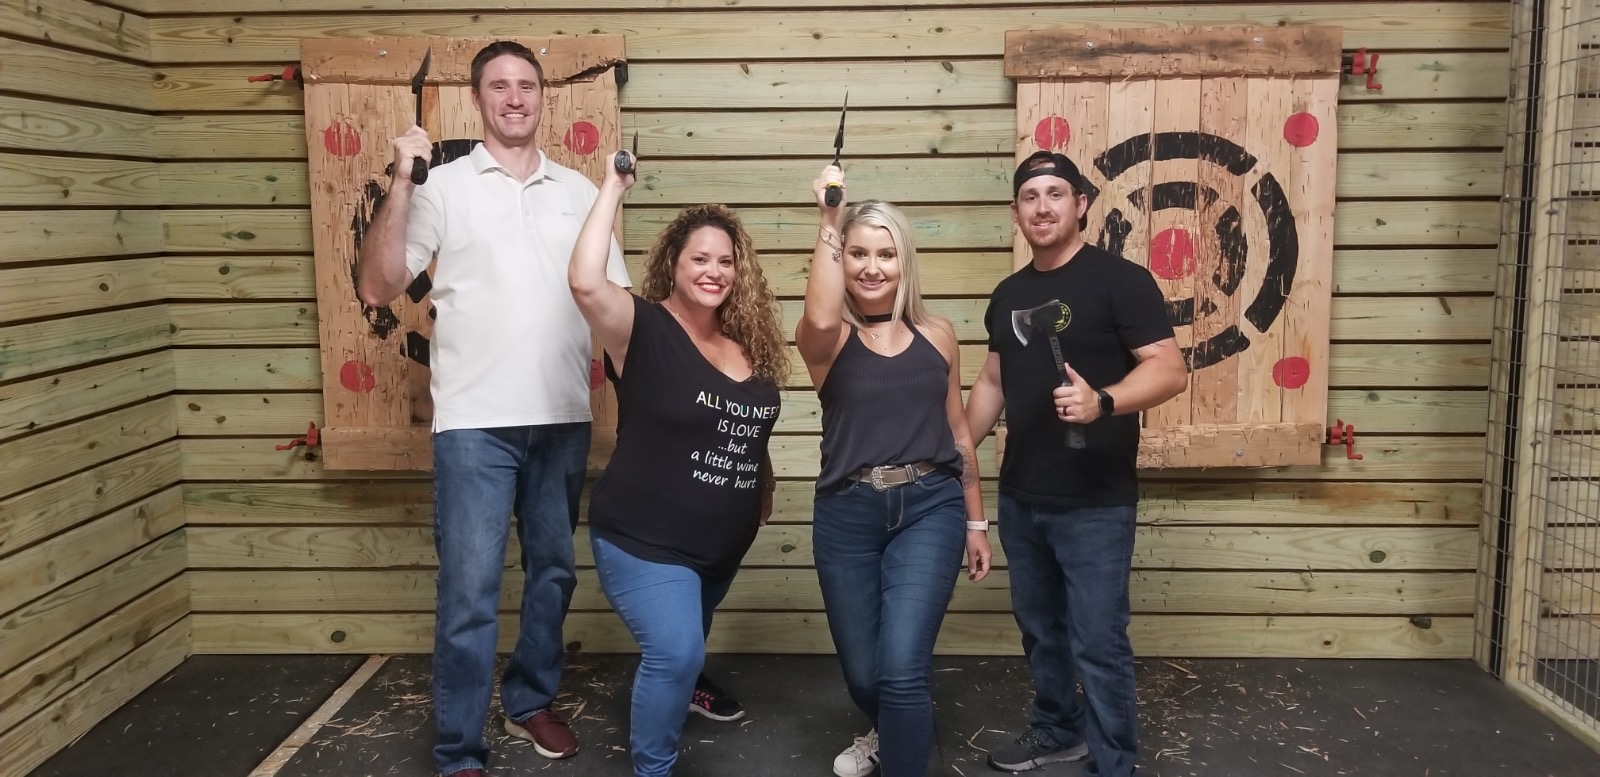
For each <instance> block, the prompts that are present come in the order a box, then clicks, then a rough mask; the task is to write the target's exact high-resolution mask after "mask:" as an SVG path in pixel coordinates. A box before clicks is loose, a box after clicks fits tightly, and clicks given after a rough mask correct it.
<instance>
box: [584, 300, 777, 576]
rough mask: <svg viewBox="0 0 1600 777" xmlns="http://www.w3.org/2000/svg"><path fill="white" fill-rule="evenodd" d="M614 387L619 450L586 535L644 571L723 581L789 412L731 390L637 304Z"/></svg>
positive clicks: (658, 314) (752, 533) (674, 324)
mask: <svg viewBox="0 0 1600 777" xmlns="http://www.w3.org/2000/svg"><path fill="white" fill-rule="evenodd" d="M633 303H634V307H633V334H632V335H631V338H630V339H629V341H628V358H627V361H626V362H625V363H624V365H623V370H622V375H621V377H618V376H617V372H616V365H615V364H614V363H613V362H612V361H611V355H610V354H606V356H605V368H606V376H607V377H609V378H610V379H611V381H612V383H614V384H615V385H616V388H617V446H616V449H615V450H614V451H613V452H612V454H611V460H610V461H609V462H607V464H606V469H605V472H604V473H602V474H601V475H600V479H599V480H598V481H596V482H595V485H594V493H593V495H592V496H590V498H589V530H590V531H592V532H595V533H597V534H599V535H600V536H601V537H604V538H605V539H606V540H608V541H610V542H612V543H613V544H615V545H617V546H618V547H620V548H622V549H623V550H624V551H627V552H628V553H630V554H632V555H634V556H636V557H638V558H642V559H645V560H647V561H655V562H658V563H662V564H677V565H680V566H686V567H689V568H690V569H693V570H695V571H697V572H699V573H700V574H702V575H705V576H707V577H710V578H714V579H723V578H726V577H728V576H730V575H732V574H733V573H734V572H735V571H737V570H738V568H739V562H740V560H741V559H743V558H744V554H745V552H746V551H747V550H749V549H750V545H751V543H752V542H754V541H755V537H756V530H757V529H758V528H759V527H760V519H761V489H762V487H763V485H764V484H763V483H762V482H761V464H762V462H763V461H765V460H766V458H767V447H768V442H769V441H770V440H771V437H772V429H773V426H774V425H776V424H777V421H778V413H779V411H780V409H781V395H780V394H779V392H778V387H777V386H775V385H773V384H772V383H771V382H768V381H764V380H761V379H759V378H757V377H755V376H751V377H750V378H749V379H747V380H744V381H735V380H734V379H732V378H730V377H728V376H727V375H725V374H723V373H722V372H720V371H718V370H717V368H716V367H714V366H712V364H711V362H709V361H706V358H705V357H704V356H702V355H701V354H700V349H699V348H697V347H695V344H694V341H693V340H692V339H690V338H689V334H688V333H687V332H685V331H684V330H683V326H682V325H680V324H679V323H678V321H677V319H675V318H673V317H672V313H670V312H668V311H667V309H666V308H664V307H662V306H661V304H660V303H657V302H646V301H645V300H644V299H642V298H640V297H639V296H637V295H635V296H634V297H633Z"/></svg>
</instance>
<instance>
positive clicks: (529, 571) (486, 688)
mask: <svg viewBox="0 0 1600 777" xmlns="http://www.w3.org/2000/svg"><path fill="white" fill-rule="evenodd" d="M589 430H590V424H588V423H569V424H551V425H547V426H519V427H505V428H499V429H458V430H450V431H445V432H439V433H437V434H435V435H433V537H434V548H435V550H436V551H437V552H438V554H439V578H438V598H437V600H436V605H435V606H436V610H437V620H436V622H435V627H434V641H433V709H434V717H435V725H436V726H437V741H436V744H435V745H434V749H433V757H434V761H435V764H436V765H437V766H438V768H439V770H440V771H441V772H442V773H444V774H447V775H448V774H451V773H454V772H457V771H460V770H462V769H467V768H472V767H477V768H483V767H484V766H485V761H486V760H487V759H488V757H489V743H488V742H487V741H485V740H484V737H483V727H484V717H485V715H486V714H487V713H488V711H489V702H490V698H491V697H492V695H493V691H494V661H495V645H496V642H497V639H498V636H499V621H498V619H497V618H496V611H497V610H498V605H499V602H500V578H501V575H502V574H503V572H504V559H505V554H506V535H507V530H508V523H509V522H510V519H511V517H512V516H513V515H515V516H516V528H517V539H518V541H519V542H520V543H521V545H522V569H523V589H522V612H521V622H520V629H519V631H518V633H517V641H516V645H515V646H514V647H513V649H512V652H511V660H510V663H509V664H508V665H507V666H506V671H505V674H504V676H502V677H501V679H500V704H501V707H502V708H503V709H504V710H505V714H506V716H507V717H510V718H514V719H518V720H520V719H522V718H523V717H525V716H527V715H531V714H533V713H535V712H538V711H539V710H542V709H544V708H545V707H546V706H548V705H549V704H550V702H551V700H553V699H554V698H555V696H556V691H557V688H558V687H559V686H560V684H561V660H562V650H563V642H562V633H561V627H562V622H563V621H564V620H565V619H566V615H567V607H568V605H569V604H570V603H571V602H572V591H573V588H574V587H575V586H576V576H575V574H574V572H573V550H572V533H573V531H574V530H575V529H576V528H577V526H578V497H579V495H580V494H581V492H582V490H583V482H584V477H585V467H586V466H587V461H588V457H589V434H590V431H589Z"/></svg>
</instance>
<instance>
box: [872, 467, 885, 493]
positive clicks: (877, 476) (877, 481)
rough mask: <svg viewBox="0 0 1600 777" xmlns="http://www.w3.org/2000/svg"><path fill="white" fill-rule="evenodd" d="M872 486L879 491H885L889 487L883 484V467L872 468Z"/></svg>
mask: <svg viewBox="0 0 1600 777" xmlns="http://www.w3.org/2000/svg"><path fill="white" fill-rule="evenodd" d="M872 487H873V488H875V489H877V490H879V491H887V490H889V487H888V486H886V485H884V484H883V467H882V466H877V467H873V468H872Z"/></svg>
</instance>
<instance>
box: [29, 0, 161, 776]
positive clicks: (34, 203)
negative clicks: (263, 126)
mask: <svg viewBox="0 0 1600 777" xmlns="http://www.w3.org/2000/svg"><path fill="white" fill-rule="evenodd" d="M0 28H3V29H4V31H5V37H3V38H0V60H3V61H4V63H5V64H4V66H3V67H0V224H3V227H0V232H3V234H0V579H3V580H4V581H5V582H4V583H3V584H0V710H4V713H3V714H0V774H4V775H23V774H27V773H28V772H29V771H30V770H32V769H33V768H34V767H35V766H37V765H39V764H40V763H42V762H44V761H45V760H46V759H47V758H49V756H50V755H52V754H53V753H55V752H56V751H58V750H60V749H61V748H64V747H66V746H67V745H69V744H71V743H72V741H73V740H75V739H76V738H78V737H79V736H81V735H83V734H84V733H85V732H87V731H88V730H89V729H90V728H91V727H92V726H94V725H95V724H96V723H98V722H99V721H100V720H102V719H103V718H105V717H106V716H107V715H109V714H111V712H113V711H114V710H116V709H117V708H118V707H119V706H121V705H122V704H124V703H126V702H127V701H128V700H130V699H132V698H133V697H134V696H135V695H137V694H138V693H139V692H140V691H143V690H144V689H145V688H147V687H148V686H150V685H151V684H152V683H154V682H156V681H157V680H159V679H160V678H161V677H162V675H164V674H165V673H166V672H168V671H169V670H171V669H172V668H173V667H175V666H177V664H178V663H179V662H181V661H182V660H183V659H184V658H185V657H186V656H188V655H189V647H190V638H189V626H190V624H189V621H188V614H189V584H188V579H187V578H186V577H185V573H186V570H187V568H188V561H187V546H188V540H187V537H186V535H185V532H184V497H183V488H182V485H181V483H180V480H181V477H182V473H181V461H182V457H181V449H180V445H179V443H178V441H177V440H176V439H175V438H176V436H177V433H178V409H177V407H176V406H175V405H174V404H173V400H172V392H173V390H174V387H175V383H176V378H175V370H174V365H173V361H172V354H171V351H170V350H169V346H170V344H171V342H172V338H171V330H170V321H169V316H168V308H167V305H166V299H167V291H166V288H165V281H164V278H163V271H164V267H165V265H164V260H163V258H162V253H161V252H162V249H163V244H162V243H163V241H162V235H161V215H160V213H161V211H160V205H161V196H160V187H159V183H158V176H159V174H160V160H159V154H158V149H157V148H156V132H157V118H156V116H155V115H154V114H152V113H151V112H150V111H151V108H152V107H153V99H152V98H153V90H152V88H151V75H150V73H151V70H150V67H149V58H150V35H149V20H148V19H147V18H146V17H144V16H142V15H139V14H136V13H129V12H126V11H124V10H122V9H119V8H115V7H112V6H111V5H108V4H101V3H96V2H90V1H89V0H50V1H49V2H43V3H41V2H20V1H16V0H5V2H0Z"/></svg>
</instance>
